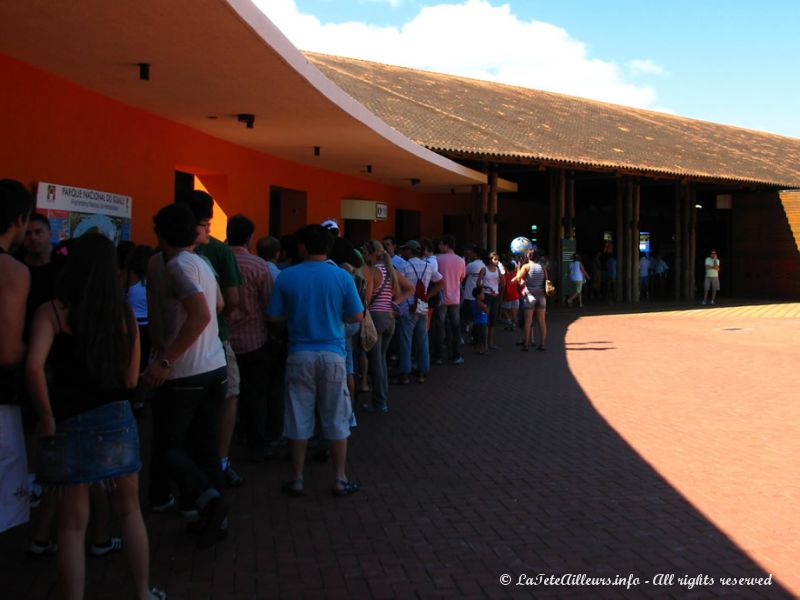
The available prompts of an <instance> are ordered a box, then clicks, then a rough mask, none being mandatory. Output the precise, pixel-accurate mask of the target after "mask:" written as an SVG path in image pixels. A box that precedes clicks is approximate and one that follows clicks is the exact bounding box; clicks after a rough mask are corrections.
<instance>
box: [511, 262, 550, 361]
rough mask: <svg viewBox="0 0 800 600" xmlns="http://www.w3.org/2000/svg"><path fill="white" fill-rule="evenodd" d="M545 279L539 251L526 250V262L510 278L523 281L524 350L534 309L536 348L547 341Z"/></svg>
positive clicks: (545, 273) (530, 330)
mask: <svg viewBox="0 0 800 600" xmlns="http://www.w3.org/2000/svg"><path fill="white" fill-rule="evenodd" d="M547 279H548V276H547V269H545V268H544V266H543V265H541V264H540V263H539V251H538V250H536V249H534V250H531V251H530V252H528V262H527V263H525V264H524V265H523V266H522V267H521V268H520V270H519V271H517V274H516V276H515V277H514V279H512V280H511V281H512V283H516V282H519V281H524V282H525V290H524V291H523V293H522V310H523V313H522V314H523V316H524V317H525V324H524V325H523V328H522V334H523V336H524V338H523V343H522V350H523V351H525V352H527V351H528V350H529V349H530V347H531V338H532V336H533V312H534V311H536V321H537V322H538V323H539V346H538V347H537V348H536V349H537V350H544V348H545V343H546V342H547V320H546V315H547V294H546V293H545V289H544V283H545V281H546V280H547Z"/></svg>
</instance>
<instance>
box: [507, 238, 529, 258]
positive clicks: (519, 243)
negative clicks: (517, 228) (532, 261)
mask: <svg viewBox="0 0 800 600" xmlns="http://www.w3.org/2000/svg"><path fill="white" fill-rule="evenodd" d="M509 249H510V250H511V254H513V255H514V256H525V255H526V254H528V252H530V251H531V250H533V243H532V242H531V241H530V240H529V239H528V238H526V237H522V236H520V237H517V238H514V239H513V240H511V247H510V248H509Z"/></svg>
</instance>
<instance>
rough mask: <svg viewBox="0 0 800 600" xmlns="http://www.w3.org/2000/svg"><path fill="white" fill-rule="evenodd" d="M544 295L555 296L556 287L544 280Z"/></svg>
mask: <svg viewBox="0 0 800 600" xmlns="http://www.w3.org/2000/svg"><path fill="white" fill-rule="evenodd" d="M544 293H545V294H547V295H548V296H555V295H556V286H555V285H553V282H552V281H550V280H549V279H545V282H544Z"/></svg>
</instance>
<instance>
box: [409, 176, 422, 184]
mask: <svg viewBox="0 0 800 600" xmlns="http://www.w3.org/2000/svg"><path fill="white" fill-rule="evenodd" d="M410 181H411V185H419V183H420V180H419V179H417V178H416V177H412V178H411V180H410Z"/></svg>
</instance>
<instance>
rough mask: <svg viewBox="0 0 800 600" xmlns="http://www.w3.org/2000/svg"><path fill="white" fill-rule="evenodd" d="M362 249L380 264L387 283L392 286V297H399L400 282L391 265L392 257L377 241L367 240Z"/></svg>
mask: <svg viewBox="0 0 800 600" xmlns="http://www.w3.org/2000/svg"><path fill="white" fill-rule="evenodd" d="M364 249H365V250H366V251H367V252H369V253H370V254H374V255H375V258H376V259H377V260H378V262H380V263H382V264H383V266H384V268H385V269H386V273H387V274H388V275H389V283H390V284H391V286H392V297H393V298H394V297H397V296H399V295H400V281H399V280H398V279H397V274H396V273H395V270H394V264H392V257H391V256H389V253H388V252H386V248H384V247H383V244H382V243H381V242H379V241H378V240H367V241H366V242H364Z"/></svg>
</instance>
